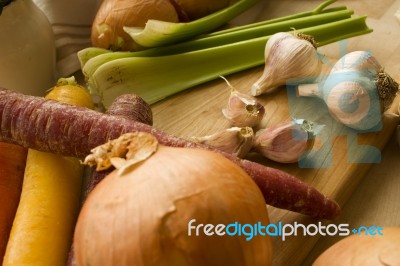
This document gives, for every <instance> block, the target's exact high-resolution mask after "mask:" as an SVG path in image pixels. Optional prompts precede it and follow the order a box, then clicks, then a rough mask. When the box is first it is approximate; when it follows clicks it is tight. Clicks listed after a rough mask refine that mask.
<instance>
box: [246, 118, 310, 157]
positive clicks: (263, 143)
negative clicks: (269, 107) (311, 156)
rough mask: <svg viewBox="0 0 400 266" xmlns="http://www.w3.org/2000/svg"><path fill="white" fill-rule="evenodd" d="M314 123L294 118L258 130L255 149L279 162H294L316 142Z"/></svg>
mask: <svg viewBox="0 0 400 266" xmlns="http://www.w3.org/2000/svg"><path fill="white" fill-rule="evenodd" d="M312 132H313V124H312V123H310V122H308V121H305V120H293V121H290V122H286V123H282V124H279V125H276V126H272V127H268V128H265V129H261V130H259V131H257V133H256V136H255V139H254V144H253V149H254V150H255V151H256V152H258V153H260V154H261V155H263V156H265V157H266V158H268V159H270V160H273V161H276V162H279V163H294V162H297V161H299V160H300V158H301V156H302V155H303V154H304V153H305V152H306V150H309V149H310V148H311V147H312V146H313V144H314V138H312V136H313V133H312Z"/></svg>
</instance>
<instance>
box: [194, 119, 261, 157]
mask: <svg viewBox="0 0 400 266" xmlns="http://www.w3.org/2000/svg"><path fill="white" fill-rule="evenodd" d="M192 139H193V141H195V142H198V143H202V144H205V145H209V146H212V147H214V148H217V149H219V150H221V151H224V152H227V153H231V154H234V155H236V156H237V157H239V158H243V157H244V156H246V154H247V153H248V152H249V151H250V150H251V148H252V145H253V140H254V131H253V129H252V128H251V127H231V128H228V129H226V130H224V131H221V132H217V133H214V134H212V135H208V136H203V137H193V138H192Z"/></svg>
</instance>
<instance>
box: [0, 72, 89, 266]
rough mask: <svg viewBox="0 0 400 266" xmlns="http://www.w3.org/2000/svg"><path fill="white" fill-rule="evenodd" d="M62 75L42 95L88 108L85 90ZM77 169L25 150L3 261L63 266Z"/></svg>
mask: <svg viewBox="0 0 400 266" xmlns="http://www.w3.org/2000/svg"><path fill="white" fill-rule="evenodd" d="M73 82H74V80H68V79H62V80H60V83H59V86H56V87H55V88H53V90H52V91H51V92H50V93H49V94H48V95H47V96H46V98H47V99H53V100H57V101H60V102H64V103H67V104H71V105H77V106H82V107H87V108H93V103H92V101H91V99H90V96H89V94H88V92H87V91H86V89H84V88H82V87H79V86H75V85H74V83H73ZM82 178H83V168H82V165H81V164H80V162H79V160H78V159H76V158H72V157H62V156H60V155H56V154H51V153H44V152H39V151H36V150H32V149H30V150H29V151H28V157H27V162H26V168H25V175H24V181H23V186H22V193H21V199H20V204H19V206H18V210H17V213H16V216H15V220H14V223H13V226H12V229H11V233H10V238H9V241H8V245H7V250H6V253H5V256H4V259H3V265H4V266H8V265H40V266H46V265H49V266H57V265H63V266H64V265H65V264H66V262H67V258H68V252H69V249H70V247H71V243H72V236H73V231H74V227H75V223H76V218H77V214H78V212H79V207H80V197H81V190H82Z"/></svg>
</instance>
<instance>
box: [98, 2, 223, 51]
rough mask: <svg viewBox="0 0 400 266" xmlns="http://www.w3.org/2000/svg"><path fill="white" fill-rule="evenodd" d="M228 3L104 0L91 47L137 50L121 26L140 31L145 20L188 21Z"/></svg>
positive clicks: (136, 46)
mask: <svg viewBox="0 0 400 266" xmlns="http://www.w3.org/2000/svg"><path fill="white" fill-rule="evenodd" d="M229 3H230V1H229V0H219V1H214V0H206V1H204V0H203V1H198V0H196V1H195V0H104V1H103V2H102V4H101V5H100V7H99V9H98V11H97V14H96V16H95V19H94V21H93V24H92V32H91V41H92V45H93V46H95V47H100V48H105V49H111V50H123V51H132V50H139V49H141V48H140V46H139V45H138V44H136V43H135V42H134V41H133V39H132V38H131V37H130V36H129V34H128V33H126V32H125V30H124V27H138V28H143V27H144V26H145V25H146V23H147V21H148V20H160V21H165V22H188V21H192V20H196V19H198V18H201V17H204V16H206V15H209V14H211V13H213V12H216V11H218V10H220V9H222V8H224V7H227V6H228V5H229Z"/></svg>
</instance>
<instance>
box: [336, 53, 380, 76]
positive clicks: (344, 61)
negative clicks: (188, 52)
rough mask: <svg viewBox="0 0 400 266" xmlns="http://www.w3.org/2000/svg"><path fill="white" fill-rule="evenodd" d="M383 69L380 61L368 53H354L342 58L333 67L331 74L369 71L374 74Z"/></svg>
mask: <svg viewBox="0 0 400 266" xmlns="http://www.w3.org/2000/svg"><path fill="white" fill-rule="evenodd" d="M381 69H382V66H381V64H380V63H379V62H378V60H377V59H376V58H375V57H374V56H373V55H372V53H371V52H368V51H354V52H350V53H347V54H345V55H344V56H342V57H341V58H340V59H339V60H338V61H337V62H336V63H335V65H334V66H333V67H332V70H331V73H337V72H339V71H358V70H360V71H369V72H371V73H373V74H376V73H378V72H379V71H380V70H381Z"/></svg>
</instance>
